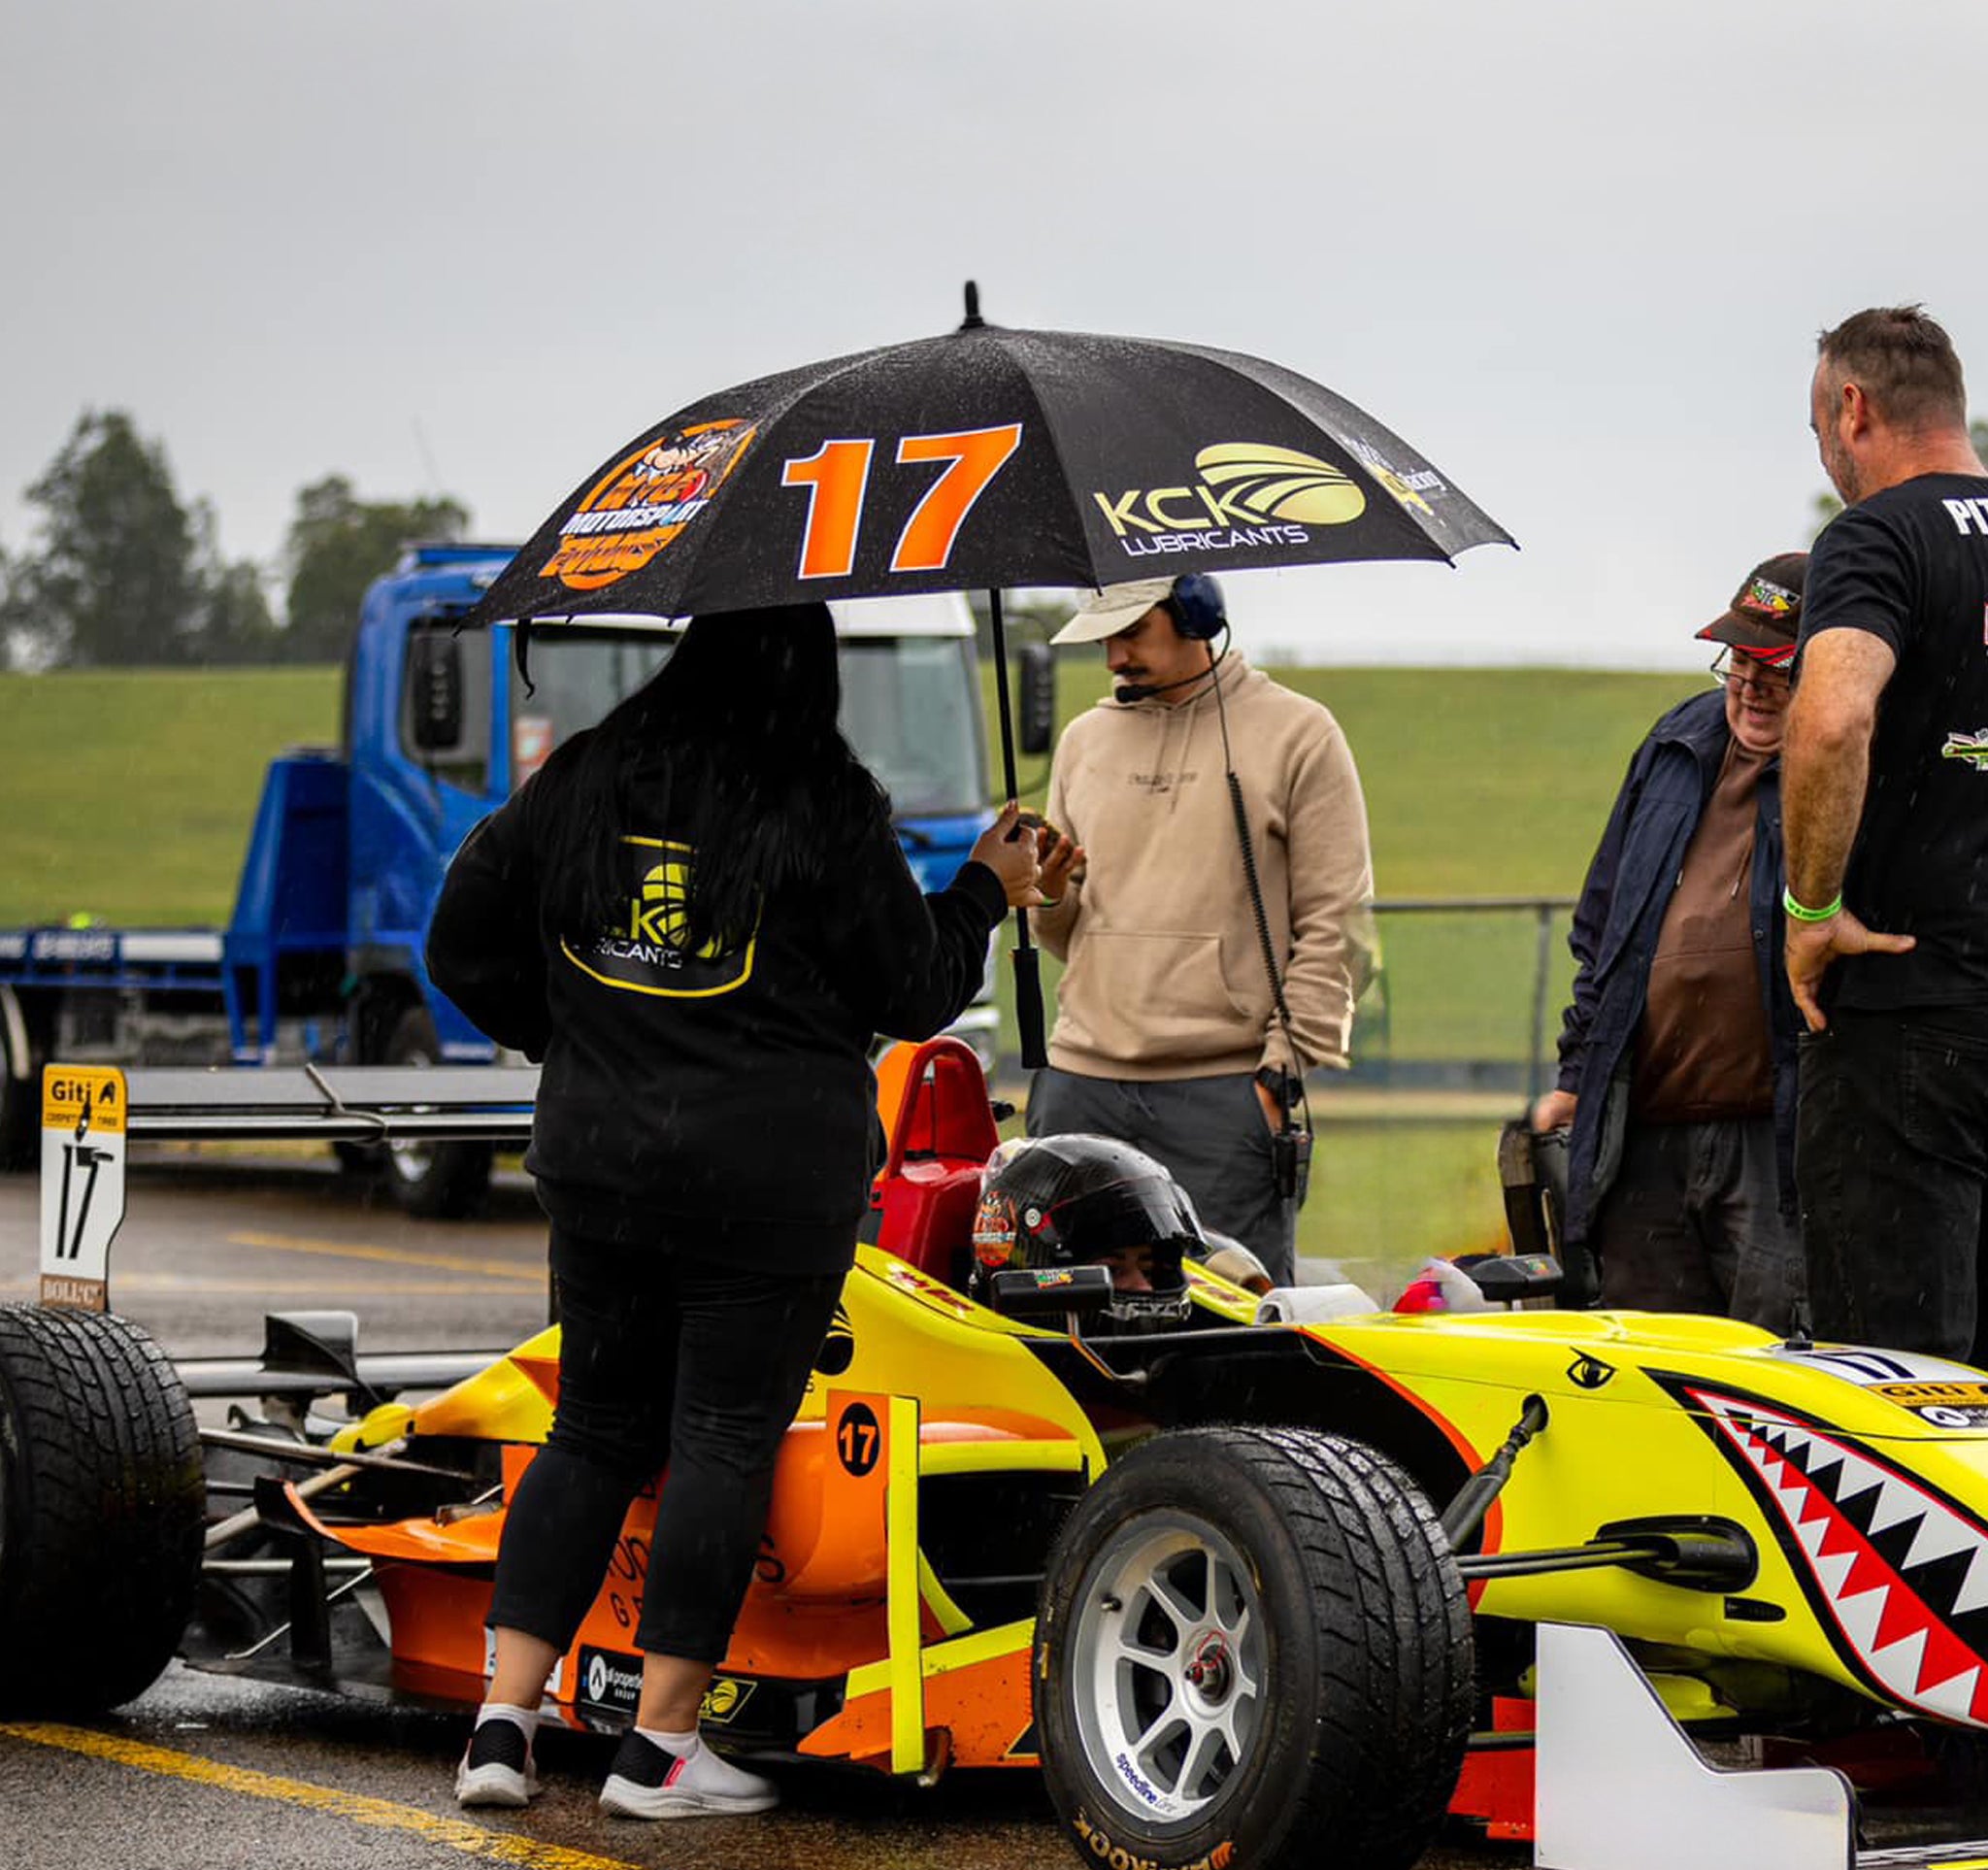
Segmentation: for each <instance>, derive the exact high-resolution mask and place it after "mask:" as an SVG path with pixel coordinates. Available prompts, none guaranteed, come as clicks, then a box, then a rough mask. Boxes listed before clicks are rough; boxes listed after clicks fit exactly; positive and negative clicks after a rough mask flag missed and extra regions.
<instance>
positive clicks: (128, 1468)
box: [0, 1305, 206, 1715]
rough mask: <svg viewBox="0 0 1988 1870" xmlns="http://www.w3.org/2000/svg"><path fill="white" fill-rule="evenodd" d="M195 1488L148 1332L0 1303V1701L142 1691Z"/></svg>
mask: <svg viewBox="0 0 1988 1870" xmlns="http://www.w3.org/2000/svg"><path fill="white" fill-rule="evenodd" d="M205 1501H206V1486H205V1483H204V1481H203V1479H202V1474H201V1465H200V1435H199V1431H198V1429H197V1428H196V1427H195V1426H194V1421H193V1409H192V1405H191V1404H190V1403H188V1401H187V1400H186V1391H185V1390H184V1388H183V1387H182V1386H181V1383H180V1378H179V1375H178V1373H177V1372H176V1371H175V1370H174V1369H173V1366H172V1365H171V1363H169V1362H168V1361H167V1360H166V1356H165V1353H164V1352H161V1351H160V1349H159V1348H158V1346H157V1344H156V1343H154V1342H153V1340H152V1338H151V1336H150V1334H149V1332H147V1331H145V1330H144V1329H142V1328H141V1327H140V1326H138V1325H136V1324H133V1323H132V1322H130V1320H129V1319H121V1318H117V1317H116V1316H115V1315H111V1314H100V1313H93V1312H59V1311H53V1310H49V1309H45V1308H44V1307H42V1306H38V1305H0V1706H4V1707H5V1708H7V1709H8V1710H10V1711H12V1712H16V1713H29V1714H75V1715H85V1714H96V1713H100V1712H102V1711H103V1710H104V1709H106V1708H115V1707H116V1706H117V1705H118V1703H119V1702H124V1701H129V1700H131V1699H132V1698H133V1697H134V1696H137V1695H140V1694H143V1693H144V1692H145V1690H146V1689H147V1688H149V1686H151V1685H152V1683H153V1682H155V1681H156V1680H157V1679H158V1676H159V1673H160V1671H161V1670H163V1669H164V1668H165V1666H166V1664H167V1663H168V1662H170V1661H171V1660H172V1658H173V1652H174V1651H175V1650H176V1649H178V1647H179V1645H180V1639H181V1636H182V1633H183V1632H184V1630H185V1628H186V1621H187V1619H188V1617H189V1616H190V1615H191V1614H192V1610H193V1601H194V1597H195V1594H196V1593H197V1591H198V1590H199V1587H200V1548H201V1537H200V1526H201V1516H202V1510H203V1507H204V1505H205Z"/></svg>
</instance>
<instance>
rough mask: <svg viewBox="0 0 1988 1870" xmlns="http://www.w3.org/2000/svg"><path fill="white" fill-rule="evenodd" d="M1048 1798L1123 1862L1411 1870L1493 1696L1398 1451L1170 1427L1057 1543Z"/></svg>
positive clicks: (1042, 1711)
mask: <svg viewBox="0 0 1988 1870" xmlns="http://www.w3.org/2000/svg"><path fill="white" fill-rule="evenodd" d="M1036 1646H1037V1654H1036V1668H1035V1672H1034V1674H1035V1694H1036V1720H1037V1726H1038V1732H1039V1736H1040V1739H1041V1744H1042V1750H1043V1765H1044V1774H1045V1777H1046V1779H1047V1782H1048V1787H1049V1794H1050V1797H1051V1799H1052V1801H1053V1802H1054V1804H1055V1806H1056V1808H1057V1811H1058V1813H1059V1815H1060V1816H1061V1818H1062V1819H1063V1820H1064V1822H1065V1823H1067V1824H1068V1825H1070V1826H1071V1828H1072V1829H1073V1831H1074V1832H1075V1834H1076V1838H1077V1845H1078V1847H1079V1849H1080V1851H1081V1852H1082V1853H1084V1854H1085V1855H1087V1856H1094V1857H1096V1858H1097V1859H1098V1860H1099V1861H1100V1862H1105V1863H1117V1862H1125V1861H1136V1862H1150V1863H1151V1864H1153V1865H1155V1866H1161V1867H1162V1870H1190V1866H1195V1867H1200V1866H1205V1867H1206V1870H1223V1866H1225V1865H1227V1864H1229V1863H1230V1862H1232V1861H1233V1862H1235V1863H1236V1864H1238V1865H1242V1864H1249V1865H1264V1866H1281V1865H1287V1864H1288V1865H1296V1864H1298V1863H1300V1862H1301V1861H1302V1862H1308V1863H1309V1862H1310V1861H1312V1860H1315V1859H1316V1858H1317V1857H1318V1856H1319V1853H1320V1850H1321V1846H1322V1843H1323V1842H1324V1841H1325V1840H1328V1839H1329V1840H1330V1843H1331V1852H1330V1861H1331V1862H1332V1863H1333V1865H1334V1870H1399V1867H1400V1866H1406V1865H1408V1864H1410V1863H1412V1862H1413V1861H1414V1860H1415V1859H1416V1858H1417V1857H1418V1856H1419V1855H1421V1853H1423V1851H1424V1850H1425V1849H1426V1848H1427V1847H1428V1844H1429V1842H1430V1840H1431V1838H1432V1837H1433V1836H1434V1834H1435V1832H1436V1829H1437V1827H1438V1826H1439V1825H1440V1824H1441V1820H1442V1816H1443V1813H1444V1811H1445V1810H1446V1808H1447V1806H1448V1802H1449V1798H1450V1794H1451V1792H1452V1791H1453V1790H1454V1788H1455V1785H1456V1779H1457V1774H1458V1772H1459V1770H1460V1769H1461V1765H1462V1760H1463V1749H1464V1742H1465V1739H1466V1737H1467V1736H1468V1733H1469V1730H1470V1721H1471V1714H1472V1709H1473V1700H1474V1661H1473V1653H1472V1645H1471V1623H1470V1614H1469V1608H1468V1606H1467V1604H1466V1602H1465V1598H1464V1590H1463V1585H1462V1581H1461V1580H1460V1579H1459V1577H1458V1575H1457V1571H1456V1566H1455V1563H1454V1561H1453V1560H1452V1558H1451V1556H1450V1553H1449V1548H1448V1544H1447V1542H1446V1541H1445V1540H1444V1538H1443V1536H1442V1533H1441V1528H1440V1527H1439V1525H1438V1524H1437V1521H1436V1518H1435V1515H1434V1513H1433V1511H1432V1510H1431V1509H1430V1507H1429V1504H1428V1502H1427V1501H1426V1500H1425V1499H1424V1498H1423V1497H1422V1495H1421V1493H1420V1492H1419V1491H1418V1490H1417V1489H1416V1488H1415V1486H1413V1484H1412V1483H1411V1482H1410V1481H1409V1480H1408V1477H1407V1476H1406V1475H1405V1474H1404V1473H1403V1472H1402V1471H1401V1470H1400V1469H1399V1468H1398V1467H1396V1466H1395V1465H1394V1464H1393V1463H1392V1462H1390V1461H1387V1460H1385V1459H1384V1458H1382V1457H1381V1456H1379V1455H1377V1454H1375V1453H1373V1452H1372V1451H1371V1450H1368V1449H1365V1448H1362V1447H1360V1446H1359V1445H1357V1444H1354V1443H1350V1442H1347V1441H1344V1440H1342V1439H1339V1438H1337V1437H1334V1436H1329V1435H1324V1434H1320V1433H1317V1432H1314V1431H1311V1430H1307V1429H1284V1428H1208V1429H1200V1430H1194V1431H1190V1432H1184V1433H1178V1434H1171V1433H1170V1434H1163V1435H1159V1436H1156V1437H1154V1438H1153V1439H1152V1440H1151V1441H1149V1442H1147V1443H1146V1444H1144V1445H1143V1447H1141V1448H1139V1449H1137V1450H1135V1451H1134V1452H1133V1453H1131V1454H1129V1455H1127V1456H1126V1457H1125V1458H1124V1459H1122V1460H1120V1461H1117V1462H1114V1463H1113V1464H1112V1465H1111V1466H1110V1468H1109V1469H1108V1470H1107V1471H1106V1473H1105V1475H1104V1477H1103V1478H1102V1479H1101V1480H1100V1481H1099V1483H1098V1484H1097V1486H1094V1487H1092V1488H1091V1490H1090V1491H1089V1492H1088V1493H1087V1494H1086V1495H1085V1496H1084V1498H1083V1499H1082V1500H1081V1501H1080V1502H1079V1503H1078V1505H1077V1509H1076V1510H1075V1511H1074V1512H1073V1513H1072V1515H1071V1517H1070V1519H1069V1520H1068V1521H1067V1522H1066V1524H1065V1526H1064V1529H1063V1531H1062V1533H1061V1534H1060V1535H1059V1537H1058V1539H1057V1542H1056V1545H1055V1548H1054V1549H1053V1551H1052V1552H1051V1553H1050V1557H1049V1563H1048V1572H1047V1577H1046V1582H1045V1584H1044V1599H1043V1605H1042V1613H1041V1616H1040V1618H1039V1620H1038V1623H1037V1634H1036Z"/></svg>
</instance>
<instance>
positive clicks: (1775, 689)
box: [1712, 650, 1793, 695]
mask: <svg viewBox="0 0 1988 1870" xmlns="http://www.w3.org/2000/svg"><path fill="white" fill-rule="evenodd" d="M1712 680H1713V681H1714V682H1715V683H1716V684H1718V685H1719V686H1720V687H1721V688H1725V687H1733V688H1757V689H1759V690H1760V691H1761V693H1763V694H1769V695H1776V694H1778V695H1784V694H1786V693H1787V692H1788V689H1789V687H1790V686H1791V685H1792V683H1793V678H1792V677H1791V676H1790V675H1789V674H1788V672H1787V670H1785V669H1776V668H1774V667H1773V665H1772V664H1770V663H1766V662H1763V661H1761V659H1760V658H1759V657H1758V656H1752V655H1747V654H1746V653H1745V652H1744V651H1733V650H1721V651H1719V653H1718V655H1717V656H1716V657H1715V658H1714V659H1713V662H1712Z"/></svg>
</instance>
